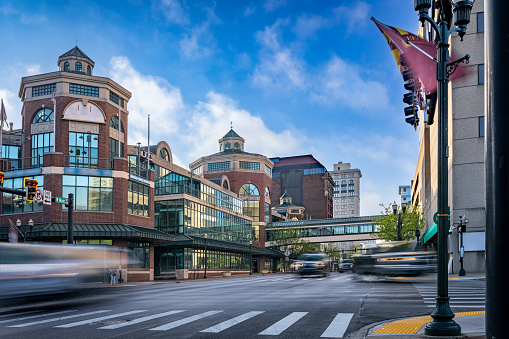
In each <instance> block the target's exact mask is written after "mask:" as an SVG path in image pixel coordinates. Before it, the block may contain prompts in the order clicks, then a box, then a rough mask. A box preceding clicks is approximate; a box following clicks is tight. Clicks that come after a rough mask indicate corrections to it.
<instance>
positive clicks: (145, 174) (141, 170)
mask: <svg viewBox="0 0 509 339" xmlns="http://www.w3.org/2000/svg"><path fill="white" fill-rule="evenodd" d="M129 173H130V174H133V175H136V176H138V177H140V178H145V179H150V170H148V169H147V168H146V167H143V166H137V165H136V164H133V163H131V162H130V163H129Z"/></svg>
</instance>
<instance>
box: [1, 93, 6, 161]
mask: <svg viewBox="0 0 509 339" xmlns="http://www.w3.org/2000/svg"><path fill="white" fill-rule="evenodd" d="M0 112H1V113H0V120H2V122H1V125H0V159H3V153H2V148H3V144H4V133H3V132H4V121H5V123H6V124H7V114H6V113H5V106H4V99H2V106H1V109H0Z"/></svg>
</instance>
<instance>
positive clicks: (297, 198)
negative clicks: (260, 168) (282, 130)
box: [270, 155, 334, 219]
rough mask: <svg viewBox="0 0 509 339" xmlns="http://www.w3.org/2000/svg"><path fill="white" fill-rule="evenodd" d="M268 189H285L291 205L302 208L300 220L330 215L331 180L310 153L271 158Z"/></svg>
mask: <svg viewBox="0 0 509 339" xmlns="http://www.w3.org/2000/svg"><path fill="white" fill-rule="evenodd" d="M270 160H272V162H273V163H274V168H273V171H272V192H273V194H275V195H276V196H282V195H283V194H284V193H285V192H287V193H288V194H289V195H290V196H291V197H292V202H293V204H295V205H298V206H302V207H304V219H327V218H332V217H333V214H332V212H333V200H332V199H333V198H332V197H333V189H334V181H333V180H332V177H331V176H330V174H329V172H328V171H327V169H326V168H325V167H324V166H323V165H322V164H321V163H320V162H319V161H318V160H316V159H315V158H314V157H313V156H312V155H299V156H292V157H284V158H271V159H270Z"/></svg>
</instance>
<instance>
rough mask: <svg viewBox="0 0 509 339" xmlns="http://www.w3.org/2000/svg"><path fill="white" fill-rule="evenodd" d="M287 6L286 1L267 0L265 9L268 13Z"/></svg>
mask: <svg viewBox="0 0 509 339" xmlns="http://www.w3.org/2000/svg"><path fill="white" fill-rule="evenodd" d="M285 4H286V0H265V2H264V3H263V8H264V9H265V11H266V12H272V11H275V10H276V9H278V8H279V7H281V6H283V5H285Z"/></svg>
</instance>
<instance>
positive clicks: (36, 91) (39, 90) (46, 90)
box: [32, 84, 57, 97]
mask: <svg viewBox="0 0 509 339" xmlns="http://www.w3.org/2000/svg"><path fill="white" fill-rule="evenodd" d="M55 89H57V84H48V85H41V86H34V87H32V96H33V97H38V96H41V95H48V94H52V93H53V91H54V90H55Z"/></svg>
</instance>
